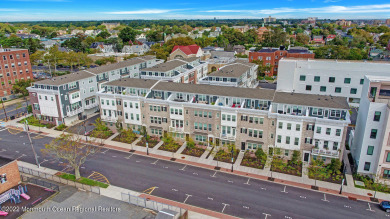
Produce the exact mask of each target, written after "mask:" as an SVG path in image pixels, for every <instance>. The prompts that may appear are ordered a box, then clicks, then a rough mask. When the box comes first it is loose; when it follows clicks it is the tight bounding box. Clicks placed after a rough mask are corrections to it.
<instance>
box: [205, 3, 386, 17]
mask: <svg viewBox="0 0 390 219" xmlns="http://www.w3.org/2000/svg"><path fill="white" fill-rule="evenodd" d="M331 1H332V0H331ZM199 12H206V13H252V14H280V13H302V12H306V13H312V14H313V13H325V14H334V13H337V14H343V13H344V14H349V13H383V12H390V4H382V5H360V6H349V7H346V6H327V7H321V8H287V7H286V8H273V9H262V10H207V11H199Z"/></svg>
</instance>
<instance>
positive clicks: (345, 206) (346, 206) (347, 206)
mask: <svg viewBox="0 0 390 219" xmlns="http://www.w3.org/2000/svg"><path fill="white" fill-rule="evenodd" d="M344 208H352V207H351V206H349V205H344Z"/></svg>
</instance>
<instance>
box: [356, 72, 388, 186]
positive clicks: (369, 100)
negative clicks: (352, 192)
mask: <svg viewBox="0 0 390 219" xmlns="http://www.w3.org/2000/svg"><path fill="white" fill-rule="evenodd" d="M389 104H390V77H389V76H366V77H365V80H364V84H363V89H362V98H361V100H360V106H359V113H358V118H357V124H356V129H355V131H354V132H353V133H352V135H351V137H353V139H352V146H351V152H352V154H353V157H354V160H355V162H356V164H357V172H358V173H360V174H367V175H376V177H377V178H379V180H385V181H390V117H389V114H390V105H389Z"/></svg>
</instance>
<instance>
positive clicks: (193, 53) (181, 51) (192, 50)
mask: <svg viewBox="0 0 390 219" xmlns="http://www.w3.org/2000/svg"><path fill="white" fill-rule="evenodd" d="M202 56H203V51H202V49H201V48H200V46H198V45H196V44H193V45H189V46H175V47H173V49H172V52H171V54H170V55H169V60H173V59H178V58H191V57H202Z"/></svg>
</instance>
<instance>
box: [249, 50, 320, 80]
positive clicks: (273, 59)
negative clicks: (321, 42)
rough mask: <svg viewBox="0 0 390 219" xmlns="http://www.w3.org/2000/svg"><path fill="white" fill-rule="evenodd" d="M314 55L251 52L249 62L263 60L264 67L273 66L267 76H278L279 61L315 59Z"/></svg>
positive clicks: (285, 51) (275, 51)
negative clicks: (285, 59) (285, 58)
mask: <svg viewBox="0 0 390 219" xmlns="http://www.w3.org/2000/svg"><path fill="white" fill-rule="evenodd" d="M314 55H315V54H314V53H289V52H288V51H287V50H270V51H269V52H250V53H249V62H252V61H253V60H262V61H263V66H266V65H269V66H272V68H271V70H270V71H269V72H265V75H266V76H276V75H277V74H278V67H279V60H280V59H282V58H283V57H293V58H310V59H314Z"/></svg>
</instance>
